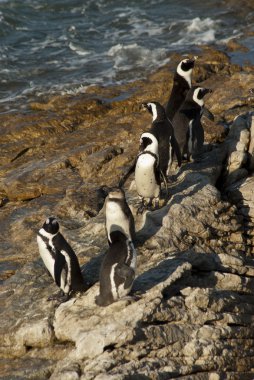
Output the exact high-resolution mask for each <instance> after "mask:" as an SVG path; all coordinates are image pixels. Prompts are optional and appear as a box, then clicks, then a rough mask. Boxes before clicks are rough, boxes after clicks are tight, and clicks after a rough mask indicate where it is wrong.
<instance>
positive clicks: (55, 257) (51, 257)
mask: <svg viewBox="0 0 254 380" xmlns="http://www.w3.org/2000/svg"><path fill="white" fill-rule="evenodd" d="M37 243H38V248H39V253H40V256H41V258H42V260H43V262H44V264H45V266H46V268H47V269H48V271H49V273H50V274H51V276H52V277H53V279H54V281H55V283H56V285H57V286H58V287H59V288H60V289H61V290H60V293H58V294H56V295H52V296H51V297H49V299H48V300H53V299H57V300H59V301H61V302H65V301H67V300H68V299H69V298H70V296H71V295H72V293H73V292H76V291H82V290H85V285H84V281H83V277H82V274H81V270H80V266H79V262H78V258H77V256H76V254H75V252H74V251H73V250H72V248H71V247H70V245H69V244H68V243H67V241H66V240H65V238H64V237H63V235H62V234H61V233H60V232H59V223H58V222H57V220H56V219H55V218H54V217H49V218H47V219H46V221H45V222H44V224H43V226H42V228H41V229H40V230H39V232H38V233H37Z"/></svg>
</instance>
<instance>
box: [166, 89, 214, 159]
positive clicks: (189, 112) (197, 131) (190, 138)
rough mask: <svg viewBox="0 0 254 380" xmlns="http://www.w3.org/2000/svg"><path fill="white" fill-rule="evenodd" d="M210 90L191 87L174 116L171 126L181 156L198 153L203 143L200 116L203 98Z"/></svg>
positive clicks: (188, 156) (188, 157)
mask: <svg viewBox="0 0 254 380" xmlns="http://www.w3.org/2000/svg"><path fill="white" fill-rule="evenodd" d="M208 92H211V90H209V89H206V88H202V87H198V86H193V87H192V88H191V89H190V90H189V91H188V94H187V96H186V99H185V101H184V102H183V104H182V106H181V107H180V109H179V110H178V111H177V113H176V114H175V116H174V119H173V126H174V131H175V136H176V139H177V141H178V144H179V147H180V151H181V155H182V157H183V156H185V155H186V156H187V159H188V160H189V159H190V156H191V155H193V154H194V153H200V152H201V149H202V146H203V143H204V130H203V127H202V124H201V116H202V111H203V108H204V100H203V98H204V96H205V95H206V94H207V93H208Z"/></svg>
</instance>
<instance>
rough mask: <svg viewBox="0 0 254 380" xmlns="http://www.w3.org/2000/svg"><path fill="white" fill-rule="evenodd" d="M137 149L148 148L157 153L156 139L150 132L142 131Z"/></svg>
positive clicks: (143, 149)
mask: <svg viewBox="0 0 254 380" xmlns="http://www.w3.org/2000/svg"><path fill="white" fill-rule="evenodd" d="M139 149H140V151H141V152H143V151H146V150H148V151H150V152H152V153H154V154H156V155H158V140H157V139H156V137H155V136H154V135H153V134H152V133H149V132H145V133H142V135H141V137H140V145H139Z"/></svg>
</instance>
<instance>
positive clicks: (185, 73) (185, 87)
mask: <svg viewBox="0 0 254 380" xmlns="http://www.w3.org/2000/svg"><path fill="white" fill-rule="evenodd" d="M196 59H197V57H194V58H193V59H189V58H185V59H183V60H182V61H181V62H180V63H179V64H178V66H177V68H176V71H175V74H174V79H173V87H172V90H171V94H170V96H169V99H168V102H167V104H166V107H165V110H166V115H167V118H168V119H169V120H171V121H172V120H173V117H174V115H175V113H176V112H177V111H178V109H179V108H180V106H181V105H182V103H183V101H184V99H185V97H186V95H187V92H188V91H189V89H190V88H191V75H192V70H193V67H194V65H195V60H196Z"/></svg>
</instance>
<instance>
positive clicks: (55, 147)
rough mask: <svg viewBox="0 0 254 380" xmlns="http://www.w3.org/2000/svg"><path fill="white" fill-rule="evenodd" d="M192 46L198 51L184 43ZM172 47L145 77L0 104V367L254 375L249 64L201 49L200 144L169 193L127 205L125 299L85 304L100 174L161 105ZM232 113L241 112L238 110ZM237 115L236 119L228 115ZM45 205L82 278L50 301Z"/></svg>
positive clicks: (115, 165) (96, 238)
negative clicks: (129, 287)
mask: <svg viewBox="0 0 254 380" xmlns="http://www.w3.org/2000/svg"><path fill="white" fill-rule="evenodd" d="M195 54H196V53H195ZM179 58H180V56H179V55H177V54H174V55H172V57H171V60H170V63H169V64H168V65H166V66H165V67H163V68H161V69H160V70H158V71H157V72H155V73H153V74H151V75H150V76H149V77H148V78H147V79H146V80H143V81H137V82H133V83H130V84H127V85H125V86H119V87H113V88H103V87H97V86H94V87H90V88H89V89H87V91H86V93H80V94H77V95H66V96H60V97H54V98H51V99H49V100H45V102H43V103H42V102H40V103H31V104H30V108H31V111H30V112H28V113H24V114H21V113H19V114H17V113H15V114H6V115H1V116H0V119H1V130H0V134H1V148H2V149H1V156H0V165H1V167H0V195H1V207H0V210H1V213H0V225H1V231H2V234H1V240H0V244H1V247H2V249H1V256H0V259H1V266H2V268H3V269H2V270H1V273H0V276H1V277H0V278H1V280H2V281H3V282H2V290H1V305H2V310H3V312H2V313H1V315H0V318H1V332H0V334H1V342H2V344H1V348H0V350H1V356H2V359H1V365H0V368H1V369H0V377H1V378H3V379H14V378H15V377H17V378H22V379H46V378H50V379H61V380H62V379H82V380H89V379H91V380H92V379H97V380H102V379H112V380H113V379H114V380H116V379H170V378H181V379H210V380H212V379H214V380H215V379H241V380H242V379H253V377H254V365H253V363H254V357H253V356H254V355H253V349H254V336H253V332H252V330H253V321H254V293H253V292H254V291H253V289H254V265H253V264H254V261H253V258H252V257H253V252H254V248H253V246H254V233H253V226H254V224H253V223H254V221H253V218H254V211H253V210H254V208H253V206H254V204H253V190H252V189H253V174H252V173H253V160H254V159H253V153H254V148H253V144H254V143H253V141H254V121H253V120H254V119H253V113H252V111H253V104H254V98H253V97H252V96H251V95H250V93H249V90H250V89H251V88H253V87H254V67H253V66H251V65H249V66H248V65H246V66H244V67H243V68H242V67H240V66H238V65H233V64H231V63H230V60H229V58H228V56H227V55H226V54H224V53H222V52H220V51H217V50H215V49H213V48H211V47H203V48H202V49H201V51H200V54H199V59H198V61H197V64H196V67H195V70H194V72H193V82H194V83H197V84H201V85H202V86H205V87H208V88H211V89H212V90H213V93H212V94H211V95H210V96H209V97H207V102H206V105H207V107H208V108H209V110H210V111H211V112H212V113H213V114H214V116H215V122H214V123H212V122H210V121H208V120H205V119H203V121H204V128H205V141H206V142H207V143H208V147H209V149H207V152H206V153H204V154H203V156H202V159H201V160H200V161H199V162H196V163H190V164H185V165H183V166H182V167H181V169H180V170H179V172H178V173H172V174H173V178H174V181H172V183H170V194H171V198H170V199H169V201H168V202H167V204H166V205H165V206H164V207H162V208H161V209H159V210H157V211H154V212H148V213H146V214H144V215H143V216H140V215H136V213H135V210H136V203H137V195H136V193H135V191H132V190H130V181H129V182H128V183H127V184H126V187H125V190H126V195H127V198H128V202H129V204H130V205H131V207H132V209H133V212H134V216H135V221H136V229H137V231H138V234H137V239H138V275H137V278H136V280H135V282H134V287H133V293H134V294H136V295H138V299H137V300H136V301H135V302H129V301H126V300H124V301H120V302H117V303H115V304H112V305H110V306H108V307H106V308H99V307H98V306H96V305H95V303H94V297H95V295H96V294H97V292H98V282H97V281H98V273H99V267H100V262H101V259H102V257H103V253H104V252H105V250H106V247H107V240H106V236H105V231H104V215H103V210H101V208H102V206H103V201H104V193H103V190H102V186H103V185H109V186H111V185H115V184H116V183H118V181H119V179H120V178H121V176H122V175H123V173H124V172H125V171H126V169H127V167H128V166H129V165H130V163H131V162H132V160H133V159H134V157H135V155H136V153H137V148H138V147H137V142H138V140H139V136H140V134H141V132H143V131H144V129H146V128H147V126H149V124H150V117H149V115H145V114H144V113H141V111H140V110H139V107H140V104H141V103H142V102H143V101H149V100H158V101H160V102H161V103H165V101H166V99H167V96H168V94H169V91H170V88H171V85H172V78H173V71H174V68H175V66H176V63H177V62H178V61H179ZM239 115H240V116H239ZM235 118H236V119H235ZM49 215H55V216H57V218H58V220H59V221H60V224H61V226H62V231H63V233H64V235H65V236H66V238H67V239H68V241H69V242H70V244H71V245H72V247H73V248H74V250H75V252H76V253H77V255H78V258H79V262H80V264H81V265H82V272H83V275H84V277H85V278H86V279H87V280H88V281H89V282H90V283H91V285H92V286H91V288H90V289H89V290H88V291H87V292H86V293H85V294H83V295H80V296H78V297H76V298H74V299H71V300H70V301H68V302H66V303H65V304H62V305H60V306H59V307H57V305H56V304H54V303H53V302H47V301H46V299H47V297H48V296H49V295H50V294H51V292H54V291H55V285H54V284H52V280H51V278H50V277H49V276H48V274H47V273H46V271H45V268H44V266H43V263H42V261H41V259H40V258H39V254H38V248H37V243H36V233H37V231H38V229H39V228H40V227H41V225H42V223H43V221H44V219H45V218H46V217H47V216H49Z"/></svg>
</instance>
